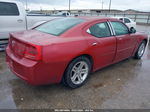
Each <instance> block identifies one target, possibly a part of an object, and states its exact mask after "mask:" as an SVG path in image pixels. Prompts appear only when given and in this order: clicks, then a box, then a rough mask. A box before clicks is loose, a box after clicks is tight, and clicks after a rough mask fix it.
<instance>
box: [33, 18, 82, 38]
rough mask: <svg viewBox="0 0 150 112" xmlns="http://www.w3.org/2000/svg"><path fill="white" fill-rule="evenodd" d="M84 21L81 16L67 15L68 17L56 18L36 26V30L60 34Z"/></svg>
mask: <svg viewBox="0 0 150 112" xmlns="http://www.w3.org/2000/svg"><path fill="white" fill-rule="evenodd" d="M82 22H84V20H83V19H79V18H68V17H67V18H61V19H55V20H52V21H50V22H47V23H45V24H43V25H41V26H39V27H37V28H35V30H38V31H41V32H44V33H49V34H52V35H55V36H58V35H61V34H63V33H64V32H66V31H67V30H69V29H70V28H72V27H74V26H76V25H77V24H80V23H82Z"/></svg>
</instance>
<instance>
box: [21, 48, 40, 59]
mask: <svg viewBox="0 0 150 112" xmlns="http://www.w3.org/2000/svg"><path fill="white" fill-rule="evenodd" d="M24 57H25V58H28V59H32V60H41V47H40V46H30V45H27V46H26V49H25V52H24Z"/></svg>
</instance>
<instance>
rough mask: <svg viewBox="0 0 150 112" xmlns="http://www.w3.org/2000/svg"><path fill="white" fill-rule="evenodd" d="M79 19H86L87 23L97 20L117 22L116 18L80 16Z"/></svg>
mask: <svg viewBox="0 0 150 112" xmlns="http://www.w3.org/2000/svg"><path fill="white" fill-rule="evenodd" d="M77 18H81V19H84V20H86V21H96V20H117V19H116V18H111V17H103V16H78V17H77Z"/></svg>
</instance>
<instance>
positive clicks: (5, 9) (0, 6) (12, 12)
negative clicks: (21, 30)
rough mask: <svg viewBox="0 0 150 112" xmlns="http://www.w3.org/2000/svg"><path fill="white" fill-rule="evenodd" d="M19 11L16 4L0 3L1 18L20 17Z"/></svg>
mask: <svg viewBox="0 0 150 112" xmlns="http://www.w3.org/2000/svg"><path fill="white" fill-rule="evenodd" d="M18 15H19V11H18V7H17V5H16V4H15V3H6V2H0V16H18Z"/></svg>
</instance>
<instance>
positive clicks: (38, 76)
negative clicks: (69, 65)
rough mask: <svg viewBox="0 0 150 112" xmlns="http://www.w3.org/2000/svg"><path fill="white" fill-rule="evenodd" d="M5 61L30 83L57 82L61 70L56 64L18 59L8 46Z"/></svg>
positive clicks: (15, 72)
mask: <svg viewBox="0 0 150 112" xmlns="http://www.w3.org/2000/svg"><path fill="white" fill-rule="evenodd" d="M6 62H7V64H8V66H9V68H10V70H11V71H12V72H13V73H14V74H16V75H17V76H18V77H20V78H21V79H23V80H25V81H26V82H27V83H29V84H31V85H45V84H53V83H59V82H60V81H61V76H62V75H61V74H60V73H61V72H60V71H58V68H56V67H58V65H57V64H51V63H50V64H48V63H47V64H46V63H44V62H38V61H32V60H29V59H26V58H21V59H19V58H18V57H16V56H15V55H14V54H13V53H12V52H11V50H10V49H9V47H7V48H6Z"/></svg>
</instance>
